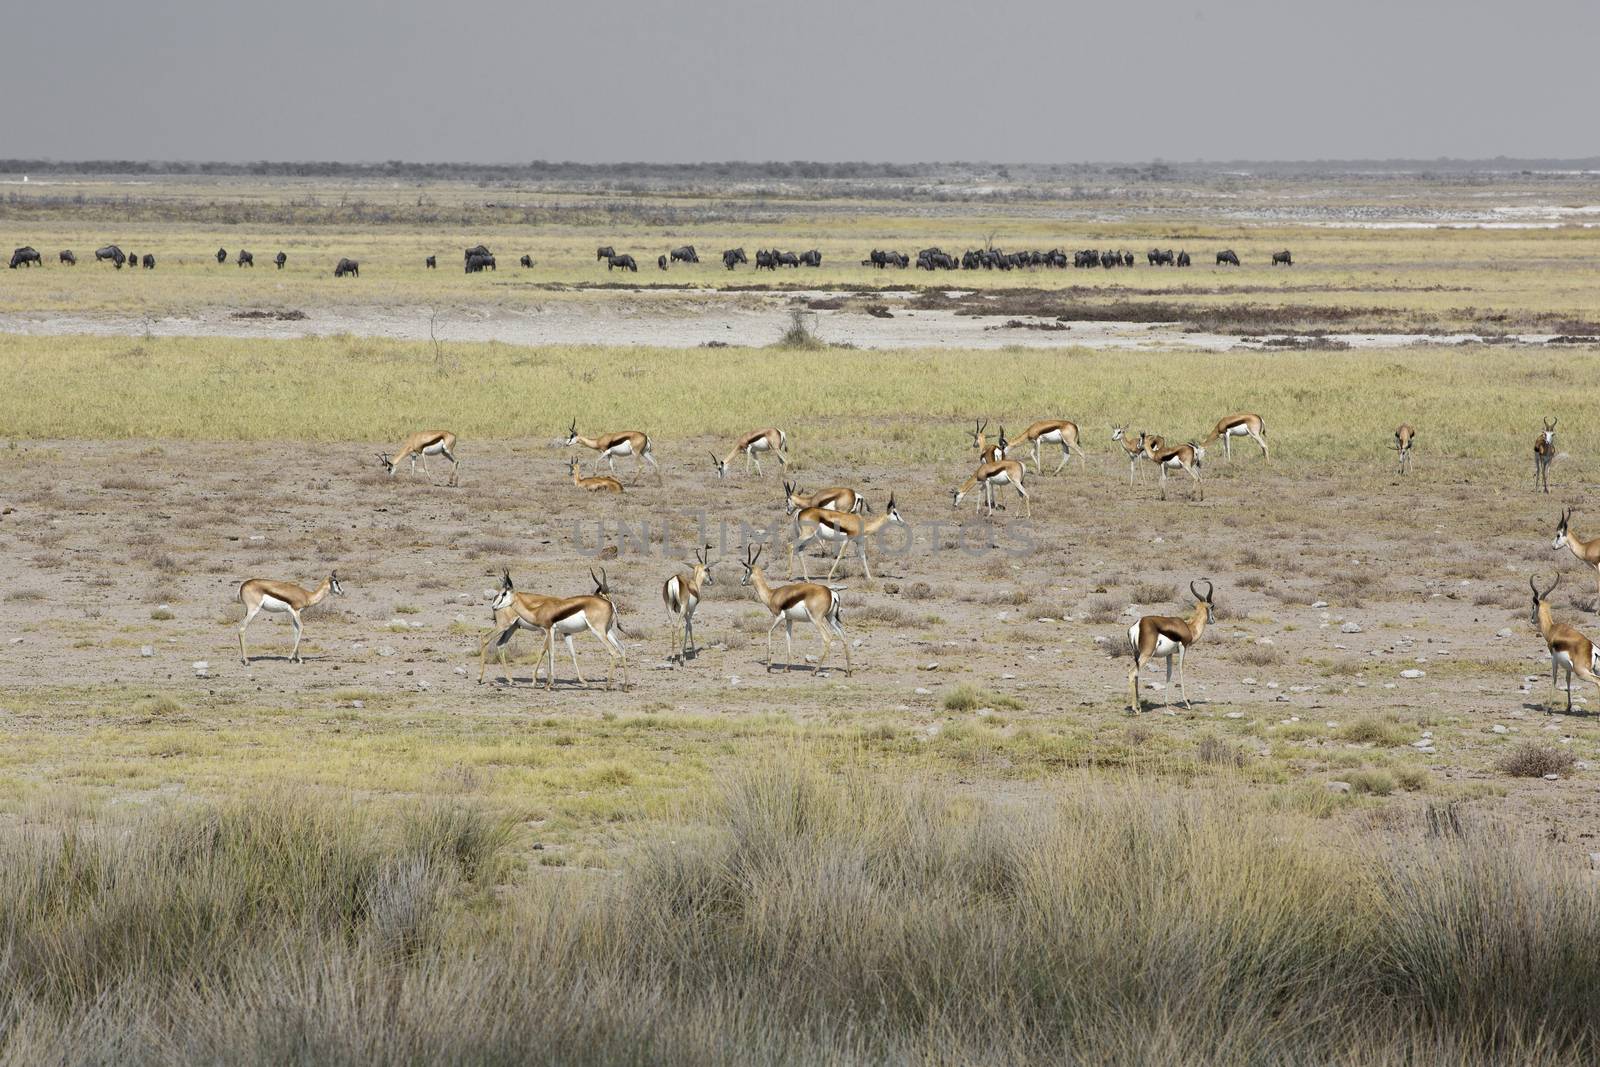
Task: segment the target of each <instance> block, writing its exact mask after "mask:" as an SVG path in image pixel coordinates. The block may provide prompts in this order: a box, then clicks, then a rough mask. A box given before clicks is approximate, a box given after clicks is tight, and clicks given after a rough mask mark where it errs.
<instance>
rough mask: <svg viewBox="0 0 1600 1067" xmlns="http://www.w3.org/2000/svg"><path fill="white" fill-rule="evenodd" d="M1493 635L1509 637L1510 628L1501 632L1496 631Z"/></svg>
mask: <svg viewBox="0 0 1600 1067" xmlns="http://www.w3.org/2000/svg"><path fill="white" fill-rule="evenodd" d="M1494 635H1495V636H1496V637H1510V636H1511V627H1509V626H1507V627H1506V628H1505V629H1503V630H1496V631H1495V633H1494Z"/></svg>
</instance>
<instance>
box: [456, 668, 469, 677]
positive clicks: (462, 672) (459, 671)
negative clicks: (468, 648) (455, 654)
mask: <svg viewBox="0 0 1600 1067" xmlns="http://www.w3.org/2000/svg"><path fill="white" fill-rule="evenodd" d="M456 673H457V674H459V675H461V677H463V678H465V677H466V676H467V669H466V668H465V667H457V668H456Z"/></svg>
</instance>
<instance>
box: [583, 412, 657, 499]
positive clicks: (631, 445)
mask: <svg viewBox="0 0 1600 1067" xmlns="http://www.w3.org/2000/svg"><path fill="white" fill-rule="evenodd" d="M573 445H582V446H583V447H584V448H592V449H594V450H595V451H596V452H598V453H600V457H601V458H603V459H605V461H606V466H607V467H609V468H611V473H612V474H616V473H617V464H616V458H617V457H618V456H632V457H633V480H634V481H635V482H637V481H638V480H639V475H640V474H642V473H644V465H645V464H646V463H648V464H650V469H651V470H652V471H654V472H655V475H656V484H657V485H660V484H661V468H660V467H659V466H657V465H656V456H655V453H654V452H652V451H651V450H650V435H649V434H647V433H643V432H641V431H639V430H620V431H618V432H617V433H603V434H601V435H600V436H599V437H584V436H583V435H582V434H580V433H578V420H577V419H573V420H572V425H571V426H569V427H568V428H567V447H568V448H571V447H572V446H573ZM599 465H600V460H599V459H596V460H595V466H596V467H598V466H599Z"/></svg>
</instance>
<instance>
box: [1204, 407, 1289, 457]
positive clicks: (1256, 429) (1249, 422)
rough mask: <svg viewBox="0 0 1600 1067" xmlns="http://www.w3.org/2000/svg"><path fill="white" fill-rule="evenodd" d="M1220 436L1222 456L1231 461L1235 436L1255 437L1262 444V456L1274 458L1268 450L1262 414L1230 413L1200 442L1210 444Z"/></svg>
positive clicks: (1265, 425) (1265, 427)
mask: <svg viewBox="0 0 1600 1067" xmlns="http://www.w3.org/2000/svg"><path fill="white" fill-rule="evenodd" d="M1219 437H1220V438H1222V456H1223V458H1224V459H1226V460H1229V461H1231V460H1232V459H1233V439H1234V438H1235V437H1249V438H1252V439H1254V440H1255V443H1256V444H1258V445H1260V446H1261V455H1262V457H1263V458H1265V459H1271V458H1272V457H1271V455H1270V454H1269V453H1268V452H1267V424H1266V423H1265V422H1263V421H1262V419H1261V416H1260V415H1255V414H1252V413H1251V412H1248V411H1241V412H1239V413H1238V414H1237V415H1229V416H1228V417H1227V418H1225V419H1222V420H1221V421H1219V422H1218V423H1217V425H1216V426H1215V427H1213V428H1212V430H1211V433H1210V434H1208V435H1207V436H1206V439H1205V440H1204V441H1201V442H1200V443H1201V444H1202V445H1209V444H1210V443H1211V442H1212V441H1215V440H1216V439H1217V438H1219Z"/></svg>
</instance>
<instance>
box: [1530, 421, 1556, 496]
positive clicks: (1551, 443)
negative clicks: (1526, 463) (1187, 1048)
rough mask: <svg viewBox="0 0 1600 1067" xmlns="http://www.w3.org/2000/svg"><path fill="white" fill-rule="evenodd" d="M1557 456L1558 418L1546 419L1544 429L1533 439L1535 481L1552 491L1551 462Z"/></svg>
mask: <svg viewBox="0 0 1600 1067" xmlns="http://www.w3.org/2000/svg"><path fill="white" fill-rule="evenodd" d="M1555 458H1556V420H1555V419H1545V420H1544V429H1543V430H1541V431H1540V432H1539V436H1538V437H1536V438H1534V440H1533V481H1534V484H1535V485H1542V486H1543V487H1544V491H1545V492H1546V493H1548V492H1549V491H1550V464H1551V463H1552V462H1554V461H1555Z"/></svg>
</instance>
